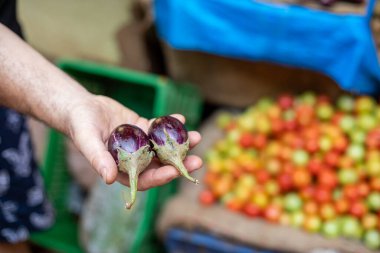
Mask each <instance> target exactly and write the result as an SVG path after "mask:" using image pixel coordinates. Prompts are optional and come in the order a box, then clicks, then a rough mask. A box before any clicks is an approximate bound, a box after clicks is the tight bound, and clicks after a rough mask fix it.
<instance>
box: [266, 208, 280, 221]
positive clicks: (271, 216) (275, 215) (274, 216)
mask: <svg viewBox="0 0 380 253" xmlns="http://www.w3.org/2000/svg"><path fill="white" fill-rule="evenodd" d="M281 212H282V210H281V207H280V206H278V205H269V206H267V207H266V208H265V210H264V218H265V219H266V220H267V221H269V222H273V223H277V222H279V220H280V217H281Z"/></svg>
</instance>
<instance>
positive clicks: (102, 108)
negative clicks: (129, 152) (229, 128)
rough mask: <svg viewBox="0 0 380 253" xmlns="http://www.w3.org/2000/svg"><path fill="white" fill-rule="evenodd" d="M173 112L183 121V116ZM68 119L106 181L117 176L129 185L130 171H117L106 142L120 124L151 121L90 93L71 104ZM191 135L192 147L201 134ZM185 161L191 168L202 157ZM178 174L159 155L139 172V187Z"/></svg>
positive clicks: (141, 124) (71, 133) (76, 138)
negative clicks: (161, 161) (81, 99)
mask: <svg viewBox="0 0 380 253" xmlns="http://www.w3.org/2000/svg"><path fill="white" fill-rule="evenodd" d="M173 116H174V117H176V118H178V119H179V120H180V121H182V122H183V123H184V121H185V119H184V117H183V116H181V115H173ZM68 123H69V126H68V128H69V136H70V138H71V139H72V140H73V142H74V144H75V145H76V146H77V148H78V149H79V150H80V151H81V153H82V154H83V155H84V156H85V157H86V158H87V160H88V161H89V162H90V163H91V165H92V167H93V168H94V169H95V170H96V171H97V172H98V174H99V175H100V176H101V177H102V178H103V180H104V181H105V182H106V183H107V184H112V183H113V182H115V181H116V180H117V181H119V182H120V183H122V184H124V185H129V179H128V175H127V174H124V173H120V172H118V169H117V166H116V163H115V161H114V159H113V158H112V156H111V154H110V153H109V152H108V151H107V147H106V142H107V139H108V137H109V135H110V134H111V132H112V131H113V130H114V129H115V127H117V126H118V125H121V124H126V123H127V124H132V125H137V126H138V127H140V128H141V129H142V130H144V131H145V132H147V131H148V128H149V125H150V122H148V120H147V119H145V118H142V117H139V116H138V115H137V114H136V113H135V112H133V111H131V110H129V109H127V108H126V107H124V106H123V105H121V104H119V103H118V102H116V101H114V100H113V99H110V98H108V97H104V96H95V95H91V96H90V97H89V98H88V99H85V100H84V101H81V102H79V104H76V105H75V107H74V108H72V110H71V112H70V116H69V122H68ZM189 139H190V147H193V146H195V145H196V144H198V142H199V141H200V140H201V136H200V134H199V133H198V132H195V131H191V132H189ZM184 164H185V166H186V168H187V169H188V171H189V172H192V171H194V170H197V169H199V168H200V167H201V166H202V160H201V159H200V158H199V157H198V156H194V155H190V156H188V157H186V158H185V160H184ZM178 176H179V172H178V171H177V170H176V169H175V168H174V167H173V166H170V165H165V166H162V165H161V164H160V163H159V161H158V160H157V159H153V160H152V163H151V164H150V165H149V166H148V168H147V169H146V170H144V172H142V173H141V174H140V176H139V180H138V190H146V189H149V188H152V187H155V186H159V185H163V184H166V183H168V182H170V181H171V180H173V179H175V178H176V177H178Z"/></svg>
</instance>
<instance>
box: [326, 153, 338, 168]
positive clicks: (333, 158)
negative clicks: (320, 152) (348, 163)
mask: <svg viewBox="0 0 380 253" xmlns="http://www.w3.org/2000/svg"><path fill="white" fill-rule="evenodd" d="M339 158H340V155H339V154H338V153H335V152H328V153H327V154H326V155H325V163H326V164H327V165H329V166H331V167H335V166H337V165H338V163H339Z"/></svg>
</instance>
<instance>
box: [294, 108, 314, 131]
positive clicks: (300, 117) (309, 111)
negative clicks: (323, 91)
mask: <svg viewBox="0 0 380 253" xmlns="http://www.w3.org/2000/svg"><path fill="white" fill-rule="evenodd" d="M296 118H297V121H298V123H299V124H300V125H301V126H307V125H309V124H310V123H311V122H312V121H313V119H314V110H313V107H311V106H309V105H301V106H299V107H298V108H297V109H296Z"/></svg>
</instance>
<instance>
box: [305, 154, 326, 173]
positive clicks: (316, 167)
mask: <svg viewBox="0 0 380 253" xmlns="http://www.w3.org/2000/svg"><path fill="white" fill-rule="evenodd" d="M323 167H324V165H323V162H322V161H321V160H320V159H318V158H312V159H310V161H309V164H308V165H307V168H308V169H309V171H310V173H311V174H313V175H317V174H319V173H320V171H322V169H323Z"/></svg>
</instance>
